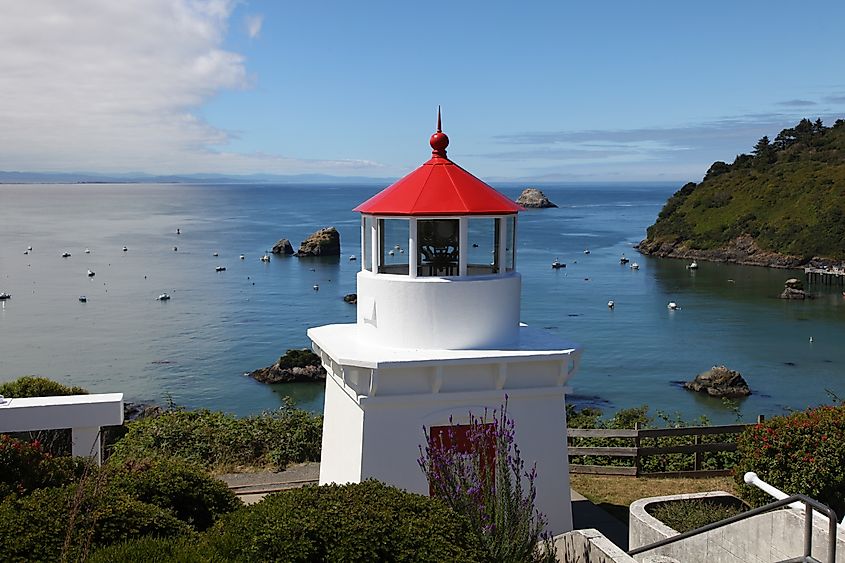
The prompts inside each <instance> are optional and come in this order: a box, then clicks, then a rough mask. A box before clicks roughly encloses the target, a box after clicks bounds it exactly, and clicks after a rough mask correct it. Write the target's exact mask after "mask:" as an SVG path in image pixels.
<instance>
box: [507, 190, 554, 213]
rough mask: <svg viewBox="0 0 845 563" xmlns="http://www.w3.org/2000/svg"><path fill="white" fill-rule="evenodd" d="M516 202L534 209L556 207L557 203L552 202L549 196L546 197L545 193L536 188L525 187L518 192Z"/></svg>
mask: <svg viewBox="0 0 845 563" xmlns="http://www.w3.org/2000/svg"><path fill="white" fill-rule="evenodd" d="M516 202H517V203H518V204H520V205H521V206H522V207H532V208H536V209H545V208H548V207H557V205H555V204H554V203H552V202H551V201H550V200H549V198H547V197H546V194H544V193H543V192H541V191H540V190H538V189H537V188H525V189H524V190H522V193H521V194H519V197H518V198H517V200H516Z"/></svg>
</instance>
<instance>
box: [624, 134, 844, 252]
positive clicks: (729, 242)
mask: <svg viewBox="0 0 845 563" xmlns="http://www.w3.org/2000/svg"><path fill="white" fill-rule="evenodd" d="M639 250H640V251H641V252H643V253H644V254H655V255H660V256H674V257H696V258H705V259H711V260H727V261H735V262H741V263H754V264H764V265H771V266H795V265H798V264H801V263H806V262H807V261H809V260H810V259H812V258H814V257H817V258H823V259H828V260H833V261H840V260H845V121H844V120H842V119H838V120H837V121H836V123H835V124H834V125H833V126H832V127H826V126H825V125H824V124H823V123H822V122H821V120H816V121H815V122H812V121H810V120H808V119H802V120H801V122H800V123H798V125H796V126H795V127H793V128H790V129H784V130H783V131H781V132H780V133H779V134H778V135H777V136H776V137H775V139H774V140H773V141H772V140H770V139H769V138H768V137H763V138H762V139H760V140H759V141H757V144H756V145H754V149H753V152H752V154H741V155H738V156H737V157H736V159H735V160H734V161H733V163H731V164H727V163H725V162H721V161H719V162H714V163H713V165H712V166H710V169H709V170H708V171H707V174H706V175H705V176H704V180H703V181H702V182H701V183H699V184H695V183H694V182H690V183H688V184H686V185H685V186H683V187H682V188H681V189H680V190H678V191H677V192H676V193H675V194H674V195H673V196H672V197H671V198H669V200H668V201H667V202H666V205H664V207H663V210H662V211H661V212H660V214H659V215H658V217H657V221H656V222H655V223H654V225H652V226H651V227H649V228H648V232H647V238H646V240H644V241H643V242H641V243H640V245H639Z"/></svg>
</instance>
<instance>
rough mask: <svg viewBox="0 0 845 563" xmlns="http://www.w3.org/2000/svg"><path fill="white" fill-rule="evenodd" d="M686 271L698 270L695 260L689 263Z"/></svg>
mask: <svg viewBox="0 0 845 563" xmlns="http://www.w3.org/2000/svg"><path fill="white" fill-rule="evenodd" d="M687 269H688V270H697V269H698V262H696V261H695V260H693V261H692V262H690V263H689V264H688V265H687Z"/></svg>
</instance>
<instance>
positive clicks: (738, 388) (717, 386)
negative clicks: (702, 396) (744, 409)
mask: <svg viewBox="0 0 845 563" xmlns="http://www.w3.org/2000/svg"><path fill="white" fill-rule="evenodd" d="M684 388H685V389H689V390H690V391H697V392H700V393H707V394H708V395H710V396H711V397H726V398H728V399H735V398H738V397H747V396H748V395H750V394H751V389H749V388H748V383H746V381H745V379H743V377H742V375H740V373H739V372H738V371H734V370H732V369H728V368H727V367H725V366H713V367H712V368H710V369H709V370H707V371H705V372H704V373H699V374H698V375H696V376H695V379H693V380H692V381H688V382H686V383H684Z"/></svg>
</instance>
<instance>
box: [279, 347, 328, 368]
mask: <svg viewBox="0 0 845 563" xmlns="http://www.w3.org/2000/svg"><path fill="white" fill-rule="evenodd" d="M277 365H278V366H279V367H280V368H282V369H290V368H304V367H308V366H317V367H320V366H322V365H323V364H322V362H321V361H320V356H318V355H317V354H315V353H314V352H312V351H311V350H309V349H308V348H302V349H301V350H295V349H294V350H288V351H287V352H285V355H284V356H282V357H280V358H279V361H278V364H277Z"/></svg>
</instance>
